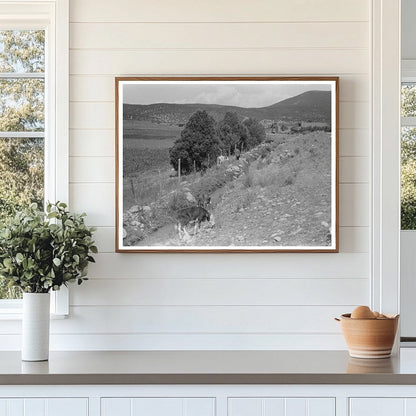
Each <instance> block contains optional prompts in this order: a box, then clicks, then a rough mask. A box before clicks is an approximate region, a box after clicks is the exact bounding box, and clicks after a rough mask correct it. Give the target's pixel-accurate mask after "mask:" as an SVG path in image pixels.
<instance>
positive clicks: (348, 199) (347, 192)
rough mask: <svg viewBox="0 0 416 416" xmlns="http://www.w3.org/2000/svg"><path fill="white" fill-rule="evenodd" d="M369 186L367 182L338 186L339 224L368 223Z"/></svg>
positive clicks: (365, 224) (365, 225)
mask: <svg viewBox="0 0 416 416" xmlns="http://www.w3.org/2000/svg"><path fill="white" fill-rule="evenodd" d="M369 203H370V187H369V185H368V184H341V185H340V186H339V223H340V225H341V226H359V227H368V226H369V225H370V218H369V216H370V205H369Z"/></svg>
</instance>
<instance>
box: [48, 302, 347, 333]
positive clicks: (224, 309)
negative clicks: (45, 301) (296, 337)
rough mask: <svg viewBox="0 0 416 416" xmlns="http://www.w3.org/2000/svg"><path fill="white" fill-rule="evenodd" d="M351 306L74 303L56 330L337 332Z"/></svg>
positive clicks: (75, 331) (57, 331)
mask: <svg viewBox="0 0 416 416" xmlns="http://www.w3.org/2000/svg"><path fill="white" fill-rule="evenodd" d="M352 309H353V307H351V306H316V307H308V306H258V307H253V306H192V307H184V306H179V307H176V306H166V307H159V306H143V307H140V306H135V307H131V308H130V307H125V306H123V307H117V306H114V307H107V306H105V307H99V306H93V307H84V306H83V307H71V315H72V318H71V319H70V320H64V321H61V322H59V325H54V323H53V322H52V329H51V331H52V333H67V334H68V333H84V334H94V333H95V334H100V333H109V334H111V333H127V334H128V333H143V332H149V333H175V332H181V333H183V334H187V333H212V334H216V333H247V332H252V333H270V332H273V333H279V332H289V333H296V332H308V333H314V332H325V333H328V332H329V333H337V332H338V331H339V325H338V324H337V322H335V321H334V320H333V317H335V316H339V315H341V314H342V313H345V312H349V311H350V310H352Z"/></svg>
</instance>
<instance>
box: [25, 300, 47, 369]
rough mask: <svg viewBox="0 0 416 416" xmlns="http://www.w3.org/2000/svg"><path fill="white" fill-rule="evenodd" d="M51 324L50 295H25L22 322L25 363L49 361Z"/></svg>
mask: <svg viewBox="0 0 416 416" xmlns="http://www.w3.org/2000/svg"><path fill="white" fill-rule="evenodd" d="M49 323H50V295H49V293H24V294H23V322H22V335H23V336H22V360H23V361H47V360H48V358H49Z"/></svg>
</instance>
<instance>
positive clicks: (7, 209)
mask: <svg viewBox="0 0 416 416" xmlns="http://www.w3.org/2000/svg"><path fill="white" fill-rule="evenodd" d="M44 72H45V32H44V31H43V30H39V31H30V30H25V31H12V30H0V73H6V74H9V75H8V76H7V77H6V78H1V79H0V91H1V94H0V132H2V133H3V136H5V135H6V136H7V134H4V133H7V132H43V131H44V124H45V122H44V117H45V116H44V114H45V112H44V100H45V92H44V89H45V88H44V80H43V79H42V77H39V78H36V77H33V76H28V77H24V75H25V74H33V73H44ZM15 73H16V74H20V75H22V74H23V77H20V78H19V77H16V78H13V74H15ZM10 74H11V75H10ZM10 136H11V137H1V138H0V229H1V228H3V226H4V223H5V221H6V220H7V219H9V218H10V217H13V216H14V214H15V212H17V211H19V210H21V209H22V208H23V207H27V206H28V205H30V204H31V203H37V204H38V205H39V206H43V198H44V139H43V138H42V137H41V138H39V137H34V138H31V137H12V136H13V135H12V134H11V135H10ZM19 297H21V293H20V291H19V290H17V289H15V288H9V287H7V284H6V283H5V282H4V280H3V279H0V299H2V298H12V299H13V298H19Z"/></svg>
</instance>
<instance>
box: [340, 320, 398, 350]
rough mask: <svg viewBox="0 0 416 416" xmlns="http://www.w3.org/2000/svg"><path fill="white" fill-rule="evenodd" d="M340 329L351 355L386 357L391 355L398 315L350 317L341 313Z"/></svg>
mask: <svg viewBox="0 0 416 416" xmlns="http://www.w3.org/2000/svg"><path fill="white" fill-rule="evenodd" d="M340 321H341V329H342V333H343V334H344V338H345V341H346V342H347V345H348V350H349V353H350V356H351V357H354V358H388V357H390V356H391V349H392V348H393V344H394V339H395V337H396V331H397V327H398V323H399V315H395V316H392V317H389V318H383V319H352V318H351V314H350V313H346V314H344V315H341V319H340Z"/></svg>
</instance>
